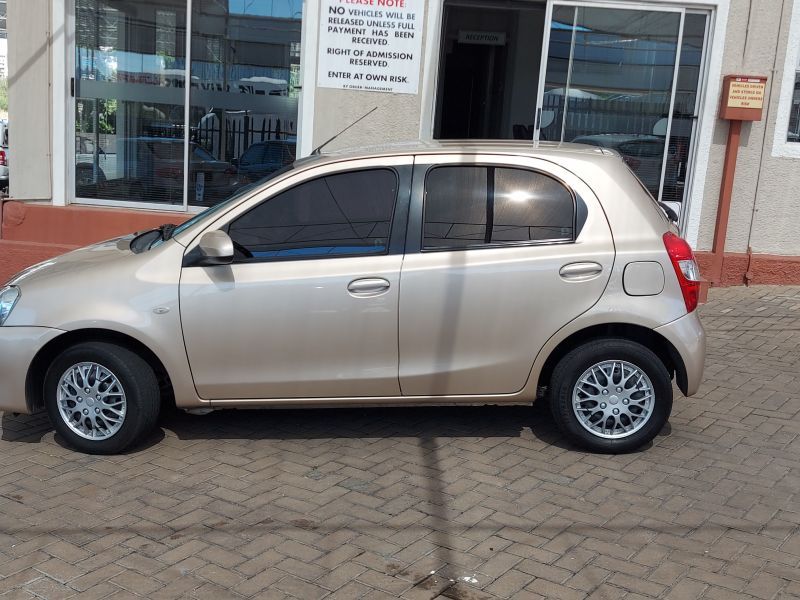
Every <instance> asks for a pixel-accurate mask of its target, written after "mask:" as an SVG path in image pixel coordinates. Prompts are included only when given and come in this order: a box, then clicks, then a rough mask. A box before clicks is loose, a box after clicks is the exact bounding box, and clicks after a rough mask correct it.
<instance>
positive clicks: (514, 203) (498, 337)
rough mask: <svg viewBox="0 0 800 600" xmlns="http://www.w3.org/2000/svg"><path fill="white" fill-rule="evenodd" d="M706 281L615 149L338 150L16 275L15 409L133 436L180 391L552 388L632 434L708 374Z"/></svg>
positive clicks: (10, 384)
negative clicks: (175, 221)
mask: <svg viewBox="0 0 800 600" xmlns="http://www.w3.org/2000/svg"><path fill="white" fill-rule="evenodd" d="M154 145H155V143H154ZM167 148H168V147H167V146H163V145H162V146H155V148H154V150H153V152H154V153H157V152H160V151H162V150H165V149H167ZM167 156H168V155H167ZM162 160H163V163H162V166H165V165H169V164H170V162H169V161H170V160H174V159H169V158H163V159H162ZM699 287H700V282H699V273H698V268H697V264H696V263H695V261H694V257H693V255H692V251H691V249H690V248H689V246H688V244H687V243H686V242H685V241H684V240H682V239H681V238H680V237H679V235H678V231H677V229H676V227H675V225H674V224H673V223H672V222H670V221H669V219H667V218H666V217H665V215H664V212H663V211H662V210H661V208H660V207H659V206H658V204H657V203H656V202H655V201H654V200H653V199H652V197H651V196H650V195H649V194H648V193H647V191H646V190H645V189H644V188H643V187H642V185H641V184H640V182H639V181H638V180H637V179H636V177H635V176H634V175H633V174H632V173H631V171H630V169H629V168H628V167H627V165H626V164H625V163H624V162H623V161H622V160H621V158H620V157H619V155H617V154H616V153H614V152H610V151H608V150H606V149H604V148H597V147H592V146H587V145H577V144H556V145H551V144H547V143H541V144H539V145H537V146H536V147H534V146H532V145H531V144H530V143H524V142H523V143H517V144H515V143H513V142H503V143H481V142H458V143H445V142H441V143H432V142H430V143H424V144H423V143H420V144H419V145H408V144H403V145H398V146H394V147H387V148H382V149H377V150H373V151H366V150H361V151H357V152H350V153H339V154H330V155H315V156H312V157H309V158H305V159H301V160H298V161H296V162H294V163H293V164H292V166H291V167H288V168H285V169H283V170H281V171H279V172H276V173H274V174H273V175H272V176H271V177H269V178H267V179H266V180H263V181H261V182H259V183H257V184H253V185H251V186H247V187H243V188H241V189H240V190H239V191H238V193H237V194H235V195H234V196H232V197H231V198H229V199H228V200H227V201H226V202H223V203H220V204H218V205H216V206H214V207H212V208H210V209H208V210H207V211H206V212H205V213H201V214H200V215H197V216H196V217H194V218H193V219H191V220H190V221H188V222H186V223H184V224H182V225H180V226H178V227H175V226H174V225H169V224H165V225H163V226H161V227H159V228H157V229H153V230H151V231H145V232H140V233H138V234H132V235H129V236H124V237H122V238H119V239H115V240H110V241H107V242H103V243H100V244H95V245H93V246H89V247H87V248H83V249H80V250H77V251H74V252H71V253H69V254H66V255H64V256H61V257H58V258H54V259H51V260H49V261H46V262H44V263H41V264H39V265H35V266H33V267H31V268H29V269H26V270H25V271H23V272H22V273H20V274H18V275H17V276H15V277H14V278H12V279H11V280H10V281H9V282H8V284H7V285H6V286H5V287H3V288H0V381H2V382H3V385H2V386H0V410H8V411H15V412H23V413H30V412H34V411H38V410H45V411H47V413H48V415H49V417H50V419H51V421H52V423H53V425H54V427H55V429H56V430H57V432H58V434H59V435H60V436H61V437H62V438H63V439H64V440H66V441H67V442H68V443H69V444H71V445H72V446H74V447H76V448H78V449H80V450H83V451H85V452H90V453H115V452H122V451H124V450H125V449H127V448H129V447H131V446H132V445H133V444H136V443H137V442H139V441H140V440H142V439H143V437H144V436H146V435H147V434H148V432H149V431H150V430H152V428H153V427H155V425H156V422H157V419H158V415H159V412H160V410H161V409H162V406H163V405H165V404H166V403H169V404H170V405H171V404H172V403H173V402H174V404H175V405H176V406H177V407H178V408H181V409H187V410H192V409H218V408H233V407H235V408H255V407H267V408H268V407H287V406H303V407H335V406H353V405H431V404H444V405H457V404H492V405H511V404H529V403H532V402H534V401H542V402H547V403H549V405H550V408H551V412H552V415H553V419H554V424H553V426H554V427H556V426H557V427H558V428H560V429H561V431H563V432H564V434H565V435H566V436H567V438H568V439H569V440H571V441H572V442H573V443H575V444H576V445H579V446H581V447H584V448H587V449H590V450H593V451H599V452H624V451H628V450H632V449H635V448H639V447H640V446H642V445H643V444H646V443H647V442H649V441H650V440H652V439H653V438H654V437H655V436H656V434H657V433H658V432H659V431H660V430H661V428H662V427H663V426H664V424H665V423H666V421H667V419H668V417H669V415H670V411H671V408H672V401H673V384H672V382H673V380H675V382H676V383H677V386H678V387H679V388H680V390H681V391H682V392H683V393H684V394H686V395H687V396H691V395H692V394H694V393H695V392H696V391H697V389H698V386H699V384H700V380H701V378H702V372H703V364H704V354H705V334H704V332H703V328H702V325H701V323H700V320H699V318H698V316H697V311H696V308H697V302H698V294H699ZM54 298H58V301H57V302H54V301H53V299H54ZM454 410H456V409H454ZM209 418H213V417H209Z"/></svg>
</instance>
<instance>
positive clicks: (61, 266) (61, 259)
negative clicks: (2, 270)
mask: <svg viewBox="0 0 800 600" xmlns="http://www.w3.org/2000/svg"><path fill="white" fill-rule="evenodd" d="M133 237H134V236H133V234H131V235H126V236H123V237H119V238H115V239H112V240H107V241H105V242H100V243H97V244H92V245H91V246H85V247H83V248H78V249H77V250H73V251H72V252H67V253H66V254H62V255H61V256H56V257H54V258H50V259H48V260H45V261H42V262H40V263H37V264H35V265H32V266H30V267H28V268H27V269H24V270H23V271H20V272H19V273H17V274H16V275H15V276H14V277H12V278H11V280H10V281H9V282H8V284H9V285H26V284H29V283H33V282H34V281H38V280H40V279H44V278H50V277H52V276H53V275H63V274H67V273H70V272H74V273H77V272H81V271H86V270H90V269H94V268H96V267H98V266H99V265H101V264H104V263H108V262H111V261H114V260H119V259H123V258H124V257H126V256H133V252H132V251H131V247H130V243H131V240H132V239H133Z"/></svg>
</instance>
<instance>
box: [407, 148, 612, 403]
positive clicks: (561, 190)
mask: <svg viewBox="0 0 800 600" xmlns="http://www.w3.org/2000/svg"><path fill="white" fill-rule="evenodd" d="M440 161H441V163H442V164H434V161H432V160H431V159H429V158H426V157H417V162H418V163H419V165H418V166H416V167H415V173H414V193H413V194H412V198H413V199H412V208H411V215H410V217H409V223H410V225H409V235H408V247H407V253H406V258H405V260H404V262H403V270H402V275H401V283H400V386H401V388H402V392H403V395H405V396H452V395H470V396H471V395H488V394H511V393H514V392H518V391H520V390H521V389H522V388H523V387H524V386H525V384H526V382H527V380H528V375H529V374H530V370H531V366H532V365H533V361H534V359H535V358H536V355H537V354H538V352H539V350H540V349H541V348H542V346H543V345H544V344H545V342H546V341H547V340H548V339H549V338H550V337H551V336H552V335H553V334H554V333H555V332H556V331H558V330H559V329H560V328H561V327H563V326H564V325H566V324H567V323H569V322H570V321H571V320H573V319H574V318H575V317H577V316H578V315H580V314H581V313H583V312H584V311H586V310H588V309H589V308H590V307H591V306H592V305H593V304H594V303H595V302H597V300H598V299H599V298H600V295H601V294H602V293H603V290H604V289H605V286H606V283H607V281H608V278H609V276H610V273H611V267H612V265H613V262H614V246H613V243H612V241H611V232H610V231H609V227H608V222H607V221H606V219H605V217H604V215H603V211H602V209H601V208H600V206H599V203H598V201H597V199H596V198H595V197H594V196H593V194H592V192H591V190H589V189H588V188H587V187H586V185H585V184H584V183H583V182H581V181H580V180H579V179H578V178H577V177H575V176H574V175H572V174H571V173H569V172H568V171H566V170H565V169H563V168H561V167H557V166H555V165H553V164H552V163H550V162H547V161H543V160H535V159H524V158H521V157H502V158H498V157H493V156H491V155H489V156H475V157H473V156H470V157H468V160H467V159H465V158H464V157H456V156H452V157H436V159H435V162H436V163H440ZM426 163H427V164H426Z"/></svg>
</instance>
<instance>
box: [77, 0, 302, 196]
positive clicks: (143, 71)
mask: <svg viewBox="0 0 800 600" xmlns="http://www.w3.org/2000/svg"><path fill="white" fill-rule="evenodd" d="M192 4H193V14H192V19H193V20H192V32H191V36H192V38H191V45H190V46H191V65H190V67H191V68H190V72H191V77H190V94H191V95H190V98H191V100H190V102H191V107H190V121H189V131H188V137H189V140H190V142H189V143H190V145H189V148H188V156H189V162H188V163H186V161H185V156H184V152H186V150H185V142H184V140H185V137H186V136H187V131H186V122H185V99H186V69H187V63H186V56H185V52H186V18H187V15H186V5H187V3H186V0H158V1H155V2H142V1H141V0H76V3H75V22H76V51H75V65H76V74H75V76H76V77H75V92H76V94H75V95H76V101H75V102H76V104H75V195H76V197H78V198H91V199H109V200H118V201H132V202H156V203H164V204H171V205H181V204H183V201H184V175H185V171H188V174H186V175H187V176H188V181H189V187H188V190H187V197H188V204H190V205H201V206H202V205H206V206H208V205H213V204H215V203H217V202H220V201H221V200H223V199H225V198H227V197H229V196H230V195H231V194H232V193H235V192H236V191H237V190H238V189H239V188H240V187H241V186H243V185H245V184H247V183H249V182H252V181H255V180H258V179H260V178H262V177H264V176H265V175H268V174H270V173H272V172H274V171H276V170H277V169H279V168H281V167H282V166H283V165H285V164H287V163H289V162H291V161H292V160H294V157H295V154H296V138H297V107H298V97H299V89H300V82H299V75H300V22H301V12H302V1H301V0H269V1H266V0H194V2H193V3H192Z"/></svg>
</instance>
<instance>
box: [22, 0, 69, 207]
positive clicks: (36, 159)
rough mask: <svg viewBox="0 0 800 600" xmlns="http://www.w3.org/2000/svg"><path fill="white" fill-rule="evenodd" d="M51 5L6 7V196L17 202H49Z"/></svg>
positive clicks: (61, 155) (37, 3)
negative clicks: (7, 177)
mask: <svg viewBox="0 0 800 600" xmlns="http://www.w3.org/2000/svg"><path fill="white" fill-rule="evenodd" d="M50 4H51V3H50V2H43V1H39V2H30V1H28V2H21V1H19V0H17V1H15V2H9V3H8V62H9V76H8V83H9V99H8V104H9V106H8V113H9V119H8V123H9V131H10V134H9V167H10V170H9V173H10V184H9V185H10V190H9V191H10V195H11V196H12V197H15V198H20V199H49V198H50V197H51V180H50V174H51V170H50V161H51V143H50V140H51V134H52V127H51V123H50V116H51V110H50V108H51V95H50V60H51V55H50V22H51V21H50ZM61 75H62V76H66V74H64V73H62V74H61ZM58 155H59V157H63V156H64V152H63V150H60V151H59V152H58Z"/></svg>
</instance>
